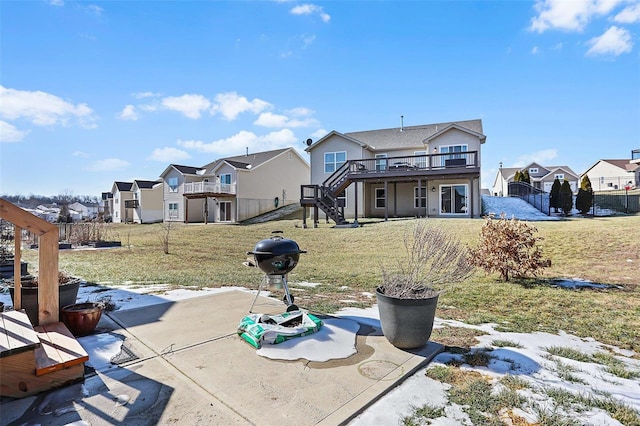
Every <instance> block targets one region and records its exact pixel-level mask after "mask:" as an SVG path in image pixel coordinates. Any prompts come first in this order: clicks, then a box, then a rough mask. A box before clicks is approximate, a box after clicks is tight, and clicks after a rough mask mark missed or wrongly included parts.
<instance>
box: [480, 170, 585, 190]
mask: <svg viewBox="0 0 640 426" xmlns="http://www.w3.org/2000/svg"><path fill="white" fill-rule="evenodd" d="M525 170H526V171H527V172H528V173H529V178H530V180H531V186H533V187H534V188H537V189H539V190H542V191H544V192H551V187H552V186H553V182H554V181H555V180H556V179H558V180H560V182H561V183H562V182H563V181H565V180H566V181H568V182H569V186H571V191H572V192H577V191H578V188H579V187H580V183H579V178H578V175H577V174H576V173H575V172H574V171H573V170H571V168H570V167H569V166H542V165H541V164H538V163H535V162H534V163H531V164H529V165H528V166H526V167H500V168H499V169H498V173H497V174H496V178H495V180H494V181H493V187H492V188H491V192H492V194H493V195H495V196H498V197H506V196H508V195H509V192H508V187H509V183H510V182H513V181H514V178H515V175H516V172H518V171H520V172H524V171H525Z"/></svg>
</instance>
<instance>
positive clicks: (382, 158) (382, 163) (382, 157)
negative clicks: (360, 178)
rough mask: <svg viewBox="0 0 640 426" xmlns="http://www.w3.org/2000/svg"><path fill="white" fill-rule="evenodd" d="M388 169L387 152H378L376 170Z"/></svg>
mask: <svg viewBox="0 0 640 426" xmlns="http://www.w3.org/2000/svg"><path fill="white" fill-rule="evenodd" d="M381 170H387V154H376V171H381Z"/></svg>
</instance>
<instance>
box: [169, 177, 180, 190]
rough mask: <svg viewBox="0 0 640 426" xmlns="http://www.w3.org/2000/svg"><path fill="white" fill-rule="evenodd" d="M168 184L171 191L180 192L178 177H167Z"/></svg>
mask: <svg viewBox="0 0 640 426" xmlns="http://www.w3.org/2000/svg"><path fill="white" fill-rule="evenodd" d="M167 184H168V185H169V192H178V178H177V177H172V178H169V179H167Z"/></svg>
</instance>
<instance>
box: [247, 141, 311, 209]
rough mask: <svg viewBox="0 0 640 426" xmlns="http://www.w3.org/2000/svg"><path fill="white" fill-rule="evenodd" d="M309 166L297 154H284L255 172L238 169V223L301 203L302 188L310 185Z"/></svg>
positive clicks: (287, 152)
mask: <svg viewBox="0 0 640 426" xmlns="http://www.w3.org/2000/svg"><path fill="white" fill-rule="evenodd" d="M309 171H310V169H309V165H308V163H307V162H306V161H304V159H302V158H300V156H299V155H298V154H297V153H295V152H293V150H290V151H285V152H283V153H282V154H280V155H278V156H276V157H274V158H272V159H270V160H269V161H267V162H265V163H263V164H261V165H260V166H258V167H257V168H255V169H251V170H250V171H248V170H238V171H237V176H238V180H237V181H238V185H237V195H236V202H237V220H238V221H243V220H246V219H250V218H252V217H255V216H258V215H260V214H263V213H266V212H269V211H271V210H274V209H275V208H276V205H275V199H276V198H278V207H283V206H285V205H288V204H292V203H297V202H298V201H299V199H300V185H306V184H308V183H309V174H310V173H309Z"/></svg>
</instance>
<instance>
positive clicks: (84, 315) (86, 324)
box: [60, 302, 105, 337]
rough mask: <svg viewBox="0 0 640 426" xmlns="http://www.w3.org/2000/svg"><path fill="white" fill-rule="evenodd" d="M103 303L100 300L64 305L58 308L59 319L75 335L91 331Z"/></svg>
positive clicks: (100, 315) (102, 308)
mask: <svg viewBox="0 0 640 426" xmlns="http://www.w3.org/2000/svg"><path fill="white" fill-rule="evenodd" d="M104 307H105V304H104V303H102V302H83V303H74V304H71V305H66V306H64V307H63V308H62V309H61V310H60V319H61V320H62V322H63V323H64V324H65V325H66V326H67V328H68V329H69V331H70V332H71V333H72V334H73V335H74V336H76V337H81V336H87V335H89V334H91V333H93V330H95V328H96V326H97V325H98V322H100V318H101V317H102V311H103V310H104Z"/></svg>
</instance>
